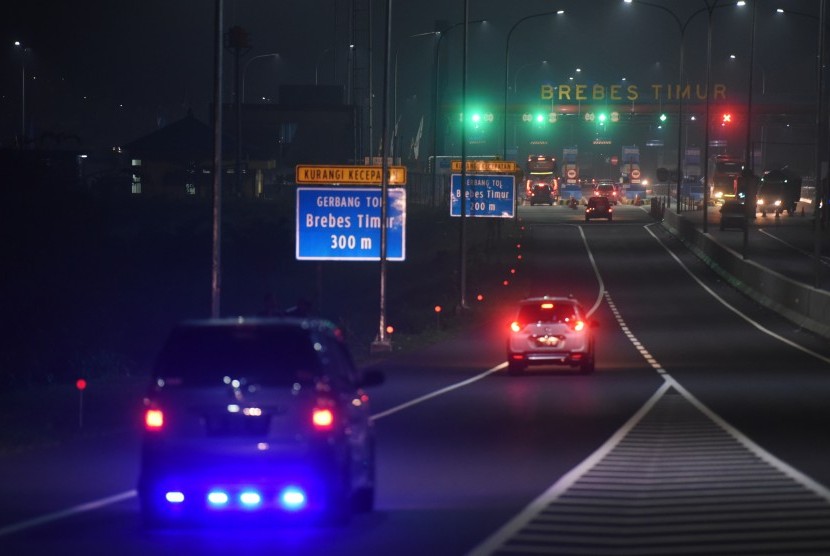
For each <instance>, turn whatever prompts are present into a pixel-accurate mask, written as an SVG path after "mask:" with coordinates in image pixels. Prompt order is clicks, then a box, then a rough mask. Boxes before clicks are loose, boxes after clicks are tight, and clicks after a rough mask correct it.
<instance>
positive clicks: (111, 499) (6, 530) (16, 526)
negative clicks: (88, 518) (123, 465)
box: [0, 490, 136, 537]
mask: <svg viewBox="0 0 830 556" xmlns="http://www.w3.org/2000/svg"><path fill="white" fill-rule="evenodd" d="M135 495H136V491H135V490H128V491H126V492H122V493H121V494H115V495H113V496H107V497H106V498H101V499H99V500H93V501H92V502H87V503H85V504H81V505H79V506H75V507H72V508H68V509H66V510H60V511H58V512H54V513H51V514H46V515H42V516H40V517H36V518H33V519H29V520H27V521H21V522H20V523H13V524H12V525H7V526H6V527H3V528H0V537H2V536H4V535H10V534H12V533H18V532H20V531H23V530H25V529H31V528H32V527H37V526H39V525H43V524H45V523H50V522H52V521H57V520H59V519H64V518H67V517H72V516H74V515H78V514H82V513H84V512H89V511H92V510H97V509H99V508H103V507H104V506H109V505H111V504H117V503H118V502H123V501H124V500H129V499H130V498H132V497H134V496H135Z"/></svg>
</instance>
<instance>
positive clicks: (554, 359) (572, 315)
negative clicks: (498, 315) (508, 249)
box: [507, 296, 596, 374]
mask: <svg viewBox="0 0 830 556" xmlns="http://www.w3.org/2000/svg"><path fill="white" fill-rule="evenodd" d="M595 327H596V323H595V322H593V321H591V320H589V319H588V317H587V315H586V313H585V311H584V310H583V308H582V306H581V305H580V304H579V302H578V301H576V300H575V299H573V298H572V297H548V296H544V297H531V298H527V299H524V300H522V301H520V302H519V308H518V311H517V313H516V316H515V318H514V320H513V322H512V323H511V324H510V337H509V338H508V340H507V363H508V371H509V372H510V373H511V374H519V373H521V372H522V371H524V370H525V369H526V368H527V367H528V366H530V365H559V366H568V367H574V368H576V367H578V368H579V370H580V371H581V372H582V373H586V374H587V373H592V372H593V371H594V333H593V329H594V328H595Z"/></svg>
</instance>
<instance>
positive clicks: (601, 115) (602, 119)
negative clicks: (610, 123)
mask: <svg viewBox="0 0 830 556" xmlns="http://www.w3.org/2000/svg"><path fill="white" fill-rule="evenodd" d="M607 118H608V116H606V115H605V114H604V113H600V115H599V121H600V123H602V124H604V123H605V120H606V119H607Z"/></svg>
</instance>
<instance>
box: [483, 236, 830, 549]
mask: <svg viewBox="0 0 830 556" xmlns="http://www.w3.org/2000/svg"><path fill="white" fill-rule="evenodd" d="M649 226H651V224H649V225H648V226H645V229H646V231H648V233H649V234H651V236H652V237H654V239H655V240H657V242H658V243H659V244H660V245H661V246H662V247H663V248H664V249H665V250H666V252H668V253H669V255H671V257H672V258H673V259H674V260H675V261H676V262H677V263H678V264H679V265H680V266H681V268H683V270H684V271H685V272H686V273H687V274H688V275H689V276H691V277H692V279H694V280H695V281H696V282H697V283H698V285H700V286H701V287H702V288H703V289H704V291H706V292H707V293H709V295H711V296H712V297H714V298H715V299H716V300H717V301H718V302H720V303H721V304H722V305H723V306H724V307H726V308H727V309H729V310H730V311H732V312H733V313H735V314H737V315H738V316H740V317H741V318H743V319H744V320H746V321H747V322H748V323H749V324H751V325H752V326H754V327H755V328H757V329H758V330H760V331H761V332H764V333H765V334H768V335H770V336H772V337H773V338H775V339H777V340H779V341H781V342H783V343H785V344H787V345H789V346H791V347H794V348H796V349H799V350H801V351H802V352H804V353H806V354H808V355H812V356H814V357H816V358H818V359H820V360H822V361H825V362H828V363H830V359H828V358H826V357H824V356H823V355H821V354H818V353H816V352H813V351H812V350H809V349H807V348H804V347H803V346H800V345H798V344H796V343H795V342H792V341H790V340H788V339H787V338H784V337H782V336H780V335H778V334H776V333H774V332H772V331H771V330H768V329H766V328H764V327H763V326H761V325H760V324H759V323H756V322H755V321H753V320H752V319H750V318H749V317H748V316H746V315H744V314H743V313H742V312H740V311H739V310H738V309H737V308H735V307H733V306H732V305H730V304H729V303H727V302H726V301H725V300H724V299H723V298H721V297H720V296H719V295H718V294H716V293H715V292H714V291H713V290H712V289H711V288H709V287H708V286H707V285H706V284H704V283H703V282H702V281H701V280H700V279H699V278H698V277H697V276H695V275H694V274H693V273H692V272H691V270H689V268H688V267H687V266H686V265H685V264H683V262H682V261H681V260H680V259H679V258H678V257H677V256H676V255H675V254H674V253H672V252H671V251H670V250H669V248H668V247H667V246H666V245H665V244H664V243H663V242H662V241H660V239H659V238H658V237H657V236H656V235H655V234H654V233H653V232H652V231H651V230H650V229H649ZM586 247H587V245H586ZM600 283H601V284H602V281H600ZM604 297H605V300H606V302H607V303H608V306H609V308H610V310H611V312H612V314H613V315H614V318H615V319H616V320H617V323H618V324H619V326H620V329H621V330H622V331H623V333H624V334H625V335H626V337H627V338H628V340H629V341H630V342H631V343H632V345H634V346H635V347H637V348H638V351H639V352H640V354H641V355H642V356H643V357H644V358H645V359H646V360H647V362H649V364H650V365H651V366H652V367H653V368H654V369H655V370H656V371H657V373H658V374H660V375H661V376H662V377H663V380H664V382H663V384H662V386H660V388H659V389H658V390H657V392H655V393H654V394H653V395H652V397H651V398H649V400H648V401H647V402H646V404H645V405H644V406H643V407H641V408H640V410H639V411H638V412H637V413H635V414H634V416H633V417H632V418H631V419H629V420H628V422H626V423H625V424H624V425H623V426H622V427H621V428H620V429H619V430H617V432H615V433H614V435H613V436H611V438H609V439H608V440H607V441H606V442H605V443H604V444H603V445H602V446H600V447H599V449H597V450H596V451H595V452H594V453H593V454H591V455H590V456H588V458H587V459H585V460H584V461H582V462H581V463H580V464H579V465H577V466H576V467H574V468H573V469H572V470H571V471H569V472H568V473H566V474H565V475H563V476H562V477H561V478H560V479H559V480H558V481H556V483H554V484H553V486H551V487H550V488H549V489H548V490H546V491H545V492H544V493H542V495H540V496H539V497H537V498H536V499H535V500H534V501H533V502H531V503H530V505H529V506H527V507H526V508H525V509H524V510H522V511H521V512H520V513H519V514H518V515H516V516H515V517H514V518H513V519H511V520H510V521H509V522H507V523H506V524H505V525H504V526H502V527H501V528H500V529H499V530H497V531H496V532H495V533H494V534H493V535H491V536H490V537H488V538H487V539H485V540H484V542H483V543H482V544H480V545H479V546H477V547H475V548H474V549H473V551H472V552H470V556H487V555H490V554H492V553H494V552H496V551H497V550H498V549H499V548H500V547H501V546H502V545H503V544H504V543H505V542H507V541H508V540H509V539H510V538H511V537H513V536H514V535H515V534H517V533H518V532H519V530H521V529H522V528H523V527H524V526H525V525H527V523H529V522H530V521H531V520H532V519H534V518H535V517H536V516H537V515H538V514H539V513H540V512H541V511H542V510H544V509H545V508H546V507H547V506H549V505H550V504H551V503H552V502H553V501H555V500H556V499H558V498H559V497H560V496H561V495H562V494H563V493H564V492H566V491H567V490H568V489H569V488H570V487H571V486H573V484H574V483H576V482H577V481H578V480H579V479H580V478H581V477H582V476H583V475H585V474H586V473H587V472H588V471H589V470H590V469H591V468H593V466H594V465H596V464H597V463H598V462H600V461H601V460H602V459H603V458H604V457H605V456H607V455H608V453H609V452H610V451H611V450H612V449H614V448H615V447H616V446H617V445H618V444H619V443H620V441H621V440H622V439H623V438H624V437H625V436H626V435H627V434H628V433H629V432H630V431H631V429H633V428H634V426H636V425H637V423H639V421H640V420H641V419H642V418H643V416H645V415H646V414H647V413H648V411H650V410H651V408H652V407H653V406H654V404H656V403H657V401H658V400H659V399H660V398H661V397H662V396H663V394H665V392H666V391H667V390H668V389H669V388H674V389H675V390H677V391H678V392H679V393H680V394H681V395H682V396H683V397H684V398H685V399H686V400H688V401H689V402H690V403H692V404H693V405H694V406H695V407H697V408H698V409H699V410H700V411H701V412H703V413H704V414H705V415H707V416H708V417H709V418H710V419H711V420H712V421H713V422H715V423H716V424H717V425H718V426H720V427H721V428H722V429H723V430H725V431H726V432H727V433H729V434H730V435H731V436H732V437H733V438H735V439H736V440H737V441H738V442H740V443H741V444H743V445H744V446H745V447H746V448H747V449H749V450H750V451H751V452H752V453H754V454H755V455H756V456H757V457H758V458H760V459H762V460H763V461H765V462H767V463H768V464H769V465H771V466H772V467H774V468H776V469H777V470H779V471H780V472H782V473H784V474H785V475H787V476H788V477H790V478H791V479H793V480H795V481H796V482H798V483H799V484H801V485H803V486H804V487H805V488H807V489H808V490H810V491H812V492H813V493H815V494H816V495H817V496H820V497H822V498H824V499H825V500H827V501H828V502H830V489H828V488H826V487H825V486H823V485H821V484H820V483H818V482H816V481H814V480H813V479H811V478H810V477H808V476H807V475H805V474H803V473H801V472H800V471H798V470H797V469H795V468H793V467H792V466H790V465H788V464H787V463H785V462H783V461H781V460H780V459H778V458H777V457H775V456H774V455H772V454H771V453H769V452H767V451H766V450H764V449H763V448H761V447H760V446H759V445H757V444H755V443H754V442H753V441H752V440H750V439H749V438H748V437H747V436H745V435H744V434H743V433H741V432H740V431H739V430H737V429H736V428H734V427H733V426H731V425H730V424H729V423H727V422H726V421H724V420H723V419H721V417H720V416H718V415H717V414H716V413H715V412H713V411H712V410H711V409H709V408H708V407H706V406H705V405H704V404H703V403H702V402H700V401H699V400H698V399H697V398H695V397H694V396H693V395H692V394H691V393H690V392H689V391H688V390H686V389H685V388H684V387H683V386H681V385H680V383H679V382H677V380H675V379H674V378H673V377H672V376H671V375H670V374H669V373H668V372H666V370H665V369H663V368H662V366H661V365H660V364H659V363H658V362H657V360H656V359H654V358H653V357H652V356H651V355H650V354H649V352H648V350H646V349H645V348H644V347H642V344H641V343H640V342H639V340H637V338H636V336H634V334H633V333H632V332H631V330H630V329H629V328H628V326H627V325H626V323H625V321H624V320H623V318H622V314H621V313H620V311H619V310H618V309H617V307H616V304H615V303H614V301H613V299H611V295H610V294H609V293H608V292H607V291H606V292H604Z"/></svg>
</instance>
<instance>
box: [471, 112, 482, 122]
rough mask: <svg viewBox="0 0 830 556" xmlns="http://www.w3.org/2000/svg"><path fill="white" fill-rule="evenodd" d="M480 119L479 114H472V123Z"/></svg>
mask: <svg viewBox="0 0 830 556" xmlns="http://www.w3.org/2000/svg"><path fill="white" fill-rule="evenodd" d="M480 121H481V114H473V123H476V124H477V123H478V122H480Z"/></svg>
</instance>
